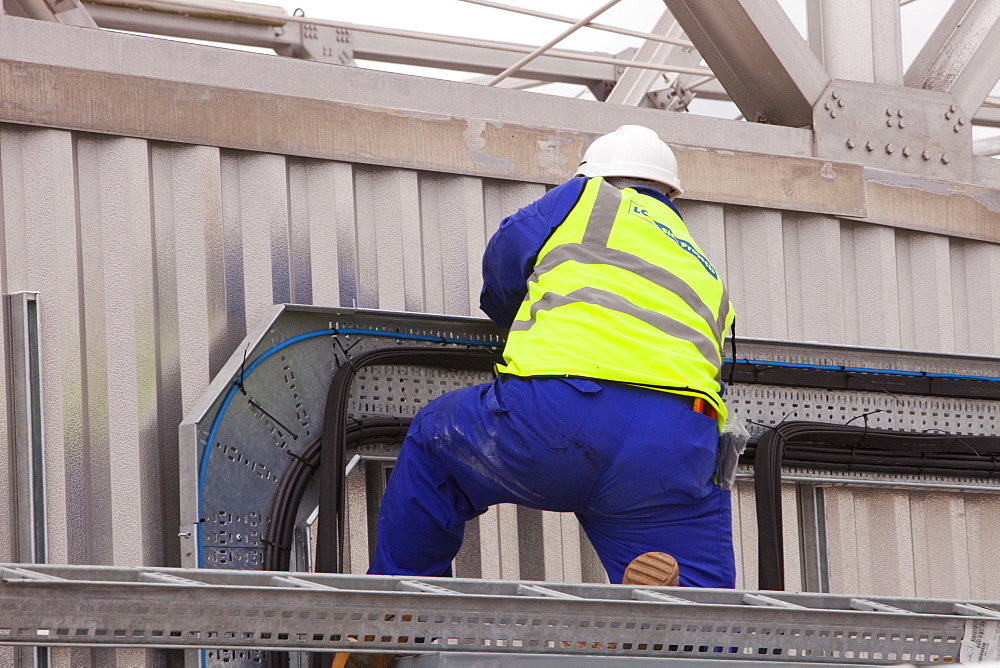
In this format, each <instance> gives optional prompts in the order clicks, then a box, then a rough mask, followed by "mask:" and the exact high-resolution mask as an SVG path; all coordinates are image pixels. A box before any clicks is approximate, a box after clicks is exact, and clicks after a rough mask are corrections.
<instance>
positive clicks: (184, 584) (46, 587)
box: [0, 564, 1000, 665]
mask: <svg viewBox="0 0 1000 668" xmlns="http://www.w3.org/2000/svg"><path fill="white" fill-rule="evenodd" d="M998 609H1000V604H998V603H994V602H958V601H948V600H939V599H901V598H864V599H862V598H859V597H852V596H834V595H828V594H812V593H789V592H764V593H762V592H744V591H734V590H719V589H688V588H679V587H663V588H656V587H631V586H624V585H594V584H559V583H552V582H546V583H526V582H516V581H495V580H494V581H490V580H471V579H447V578H415V577H386V576H359V575H329V574H312V573H294V574H290V573H287V572H284V573H279V572H262V571H234V570H221V569H218V570H216V569H180V568H120V567H107V566H55V565H26V564H0V644H10V645H63V646H65V645H75V646H91V647H147V648H187V649H210V648H211V649H219V648H250V649H254V650H268V649H276V650H286V651H287V650H295V651H319V650H325V651H331V650H344V649H349V650H350V651H352V652H391V653H394V654H426V653H440V654H442V655H445V654H451V653H461V652H464V653H469V652H476V653H491V654H497V653H504V654H523V655H525V656H526V657H527V656H528V655H531V656H535V655H561V656H574V655H576V656H579V657H581V658H582V657H585V656H589V657H595V656H597V657H600V656H603V657H609V658H610V657H647V658H697V659H726V660H751V661H761V660H766V661H769V662H770V661H791V662H796V663H803V662H820V663H842V664H864V665H871V664H893V663H903V662H912V663H936V662H956V661H959V660H963V661H968V660H971V659H973V658H976V659H981V658H987V659H988V658H996V657H990V656H983V654H982V652H983V651H984V650H983V648H984V647H987V645H988V643H989V641H990V639H991V638H994V637H995V636H996V635H997V634H998V633H1000V613H998V612H997V610H998ZM984 639H985V640H984ZM993 647H994V649H993V650H992V651H996V650H995V647H996V644H995V643H994V644H993ZM986 651H989V650H988V648H987V650H986ZM456 656H457V655H456Z"/></svg>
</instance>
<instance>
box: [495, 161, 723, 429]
mask: <svg viewBox="0 0 1000 668" xmlns="http://www.w3.org/2000/svg"><path fill="white" fill-rule="evenodd" d="M734 318H735V313H734V311H733V308H732V305H731V304H730V302H729V296H728V293H727V291H726V287H725V285H723V283H722V280H721V279H720V278H719V276H718V273H717V272H716V270H715V267H713V266H712V264H711V263H710V262H709V261H708V258H706V257H705V255H704V253H702V251H701V249H700V248H699V247H698V245H697V244H696V243H695V242H694V240H693V239H691V235H690V234H689V232H688V230H687V227H686V226H685V225H684V223H683V221H681V219H680V217H679V216H678V215H677V214H676V213H674V211H673V210H672V209H671V208H670V207H669V206H667V205H666V204H664V203H663V202H660V201H658V200H656V199H654V198H653V197H650V196H648V195H643V194H641V193H638V192H636V191H635V190H633V189H631V188H626V189H624V190H619V189H618V188H615V187H614V186H612V185H610V184H608V183H606V182H605V181H604V179H602V178H593V179H590V180H589V181H588V182H587V184H586V185H585V186H584V189H583V192H582V194H581V196H580V199H579V201H578V202H577V204H576V205H575V206H574V207H573V209H572V210H571V211H570V213H569V215H568V216H567V217H566V220H565V221H563V223H562V224H561V225H559V227H557V228H556V229H555V231H554V232H553V233H552V236H551V237H550V238H549V239H548V241H547V242H546V243H545V245H544V246H543V247H542V250H541V251H540V252H539V254H538V258H537V260H536V261H535V270H534V273H533V274H532V275H531V277H530V278H529V279H528V292H527V295H526V296H525V299H524V301H523V302H522V303H521V306H520V308H519V309H518V312H517V316H516V317H515V319H514V323H513V324H512V325H511V328H510V333H509V335H508V337H507V345H506V347H505V348H504V361H505V364H502V365H498V366H497V371H498V372H499V373H508V374H513V375H516V376H571V377H583V378H597V379H603V380H612V381H619V382H625V383H632V384H636V385H643V386H649V387H653V388H655V389H659V390H664V391H667V392H673V393H677V394H684V395H689V396H692V397H702V398H703V399H706V400H707V401H709V402H710V403H711V404H712V405H713V406H714V407H715V409H716V412H717V418H718V421H719V425H720V429H721V425H722V424H724V423H725V420H726V408H725V405H724V404H723V402H722V399H721V398H720V397H719V392H720V390H721V384H720V381H721V370H722V342H723V340H724V338H725V333H726V330H728V329H729V327H730V325H732V322H733V319H734Z"/></svg>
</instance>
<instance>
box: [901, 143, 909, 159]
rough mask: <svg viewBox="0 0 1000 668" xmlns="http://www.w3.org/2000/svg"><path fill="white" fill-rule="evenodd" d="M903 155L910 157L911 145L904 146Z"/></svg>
mask: <svg viewBox="0 0 1000 668" xmlns="http://www.w3.org/2000/svg"><path fill="white" fill-rule="evenodd" d="M903 157H904V158H909V157H910V147H909V146H904V147H903Z"/></svg>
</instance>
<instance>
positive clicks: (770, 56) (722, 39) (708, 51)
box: [664, 0, 830, 127]
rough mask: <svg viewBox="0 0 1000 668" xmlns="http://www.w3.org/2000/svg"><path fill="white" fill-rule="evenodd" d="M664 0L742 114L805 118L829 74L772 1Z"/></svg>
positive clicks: (791, 122) (789, 120)
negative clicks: (710, 0)
mask: <svg viewBox="0 0 1000 668" xmlns="http://www.w3.org/2000/svg"><path fill="white" fill-rule="evenodd" d="M664 1H665V2H666V5H667V7H669V8H670V11H671V12H672V13H673V15H674V16H675V17H676V18H677V20H678V21H679V22H680V24H681V27H683V28H684V32H685V33H687V35H688V37H689V38H690V39H691V41H692V42H694V44H695V46H696V47H697V48H698V51H699V52H700V53H701V55H702V57H704V58H705V62H707V63H708V65H709V67H711V68H712V71H713V72H715V74H716V76H717V77H718V78H719V81H720V82H721V83H722V85H723V86H725V87H726V91H728V93H729V96H730V97H731V98H732V100H733V102H735V103H736V106H738V107H739V108H740V111H742V112H743V115H744V116H745V117H746V118H748V119H750V120H751V121H754V122H757V123H773V124H775V125H787V126H791V127H804V126H807V125H809V124H810V123H811V120H812V119H811V117H812V111H811V110H812V106H813V104H814V103H815V102H816V100H817V99H819V96H820V94H821V93H822V92H823V89H824V88H825V87H826V85H827V83H828V82H829V81H830V75H829V74H827V73H826V71H825V70H824V69H823V66H822V65H821V64H820V63H819V61H818V60H817V59H816V56H814V55H813V53H812V52H811V51H810V50H809V47H808V46H807V45H806V43H805V41H804V40H803V39H802V38H801V36H800V35H799V33H798V31H796V30H795V27H794V26H793V25H792V22H791V20H789V18H788V16H787V15H786V14H785V12H784V10H782V9H781V7H780V6H779V5H778V3H777V2H775V1H774V0H734V2H731V3H727V4H725V5H721V4H718V3H708V2H704V3H689V2H683V1H682V0H664ZM760 72H767V73H768V76H766V77H759V76H757V74H758V73H760Z"/></svg>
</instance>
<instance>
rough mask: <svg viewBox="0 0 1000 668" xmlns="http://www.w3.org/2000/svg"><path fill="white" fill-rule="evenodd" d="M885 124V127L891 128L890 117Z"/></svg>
mask: <svg viewBox="0 0 1000 668" xmlns="http://www.w3.org/2000/svg"><path fill="white" fill-rule="evenodd" d="M885 125H886V127H889V128H891V127H892V119H891V118H890V119H889V120H887V121H886V122H885Z"/></svg>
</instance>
